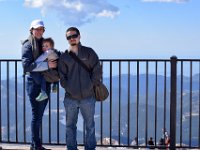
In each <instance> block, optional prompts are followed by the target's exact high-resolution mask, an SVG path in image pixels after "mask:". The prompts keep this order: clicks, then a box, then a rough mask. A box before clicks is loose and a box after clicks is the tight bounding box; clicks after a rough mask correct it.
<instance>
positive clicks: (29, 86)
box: [26, 76, 50, 148]
mask: <svg viewBox="0 0 200 150" xmlns="http://www.w3.org/2000/svg"><path fill="white" fill-rule="evenodd" d="M47 87H49V86H47ZM26 90H27V94H28V96H29V100H30V103H31V107H32V120H31V134H32V139H31V140H32V143H31V145H32V147H35V148H37V147H40V146H41V142H40V141H41V140H40V138H39V129H40V125H41V122H42V116H43V114H44V110H45V107H46V105H47V102H48V100H47V99H46V100H44V101H41V102H38V101H36V97H37V96H38V95H39V93H40V92H41V86H40V85H38V84H36V82H35V81H34V80H33V78H31V77H29V76H27V82H26ZM48 91H50V88H48ZM48 95H49V92H48Z"/></svg>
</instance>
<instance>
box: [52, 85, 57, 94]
mask: <svg viewBox="0 0 200 150" xmlns="http://www.w3.org/2000/svg"><path fill="white" fill-rule="evenodd" d="M51 92H52V93H57V85H56V84H53V85H52V89H51Z"/></svg>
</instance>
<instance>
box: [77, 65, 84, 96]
mask: <svg viewBox="0 0 200 150" xmlns="http://www.w3.org/2000/svg"><path fill="white" fill-rule="evenodd" d="M80 68H81V66H80V65H79V64H78V76H79V84H80V92H81V98H83V93H82V86H81V69H80Z"/></svg>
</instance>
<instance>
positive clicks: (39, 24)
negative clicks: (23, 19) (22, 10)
mask: <svg viewBox="0 0 200 150" xmlns="http://www.w3.org/2000/svg"><path fill="white" fill-rule="evenodd" d="M39 27H44V23H43V21H42V20H39V19H37V20H33V21H32V22H31V26H30V30H31V29H32V28H33V29H36V28H39Z"/></svg>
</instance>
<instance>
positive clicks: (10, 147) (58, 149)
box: [0, 144, 133, 150]
mask: <svg viewBox="0 0 200 150" xmlns="http://www.w3.org/2000/svg"><path fill="white" fill-rule="evenodd" d="M0 147H2V150H30V146H29V145H23V144H0ZM44 147H45V148H48V149H49V150H66V147H65V146H57V145H56V146H49V145H44ZM0 150H1V149H0ZM79 150H84V148H83V147H79ZM96 150H133V149H132V148H128V149H126V148H123V147H118V148H113V147H106V148H105V147H98V148H96Z"/></svg>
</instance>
